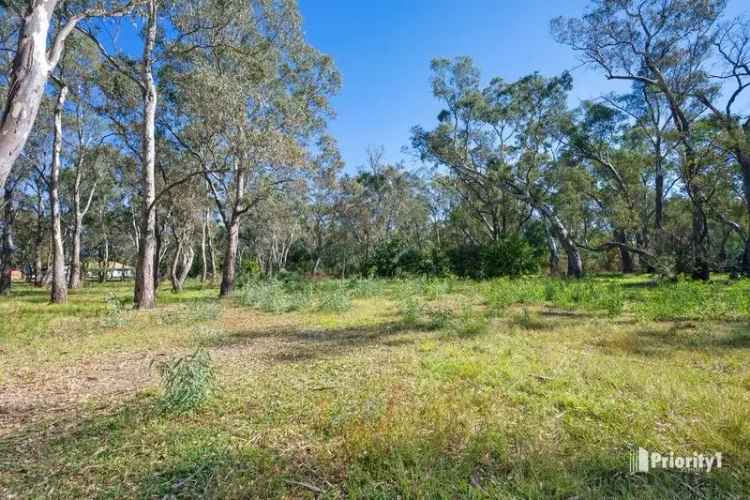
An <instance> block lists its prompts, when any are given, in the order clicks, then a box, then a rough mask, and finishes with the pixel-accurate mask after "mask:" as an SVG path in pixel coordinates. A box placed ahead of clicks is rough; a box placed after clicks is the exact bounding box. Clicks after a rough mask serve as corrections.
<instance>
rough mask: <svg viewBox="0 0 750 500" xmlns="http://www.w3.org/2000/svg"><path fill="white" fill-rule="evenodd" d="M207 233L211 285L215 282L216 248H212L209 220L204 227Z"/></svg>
mask: <svg viewBox="0 0 750 500" xmlns="http://www.w3.org/2000/svg"><path fill="white" fill-rule="evenodd" d="M206 232H207V235H208V254H209V262H210V263H211V273H210V275H211V285H214V284H216V248H214V236H213V234H212V232H211V222H210V221H209V223H208V226H207V227H206Z"/></svg>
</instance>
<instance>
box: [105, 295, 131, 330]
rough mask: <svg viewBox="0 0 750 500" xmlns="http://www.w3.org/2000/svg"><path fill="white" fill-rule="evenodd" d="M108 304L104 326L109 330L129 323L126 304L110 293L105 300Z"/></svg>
mask: <svg viewBox="0 0 750 500" xmlns="http://www.w3.org/2000/svg"><path fill="white" fill-rule="evenodd" d="M104 302H105V303H106V304H107V306H106V309H105V313H104V318H103V319H102V325H103V326H105V327H108V328H114V327H118V326H123V325H124V324H125V323H127V319H126V318H125V304H124V303H123V301H122V300H120V299H119V298H118V297H117V296H116V295H115V294H112V293H109V294H107V296H106V297H105V298H104Z"/></svg>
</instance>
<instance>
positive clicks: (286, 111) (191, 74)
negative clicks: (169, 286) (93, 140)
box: [165, 0, 339, 297]
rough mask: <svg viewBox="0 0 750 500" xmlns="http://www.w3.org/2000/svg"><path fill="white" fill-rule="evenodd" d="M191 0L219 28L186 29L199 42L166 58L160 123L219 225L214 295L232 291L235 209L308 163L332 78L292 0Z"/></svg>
mask: <svg viewBox="0 0 750 500" xmlns="http://www.w3.org/2000/svg"><path fill="white" fill-rule="evenodd" d="M195 4H196V5H197V4H200V5H204V4H205V6H206V8H205V9H203V10H201V11H200V15H201V16H202V19H203V22H204V23H206V24H207V25H218V26H222V29H219V30H214V31H203V32H198V33H197V34H195V35H194V37H193V38H195V39H196V40H200V41H201V44H197V45H196V46H195V48H194V50H190V51H188V52H187V56H188V57H184V58H182V59H179V58H178V59H177V61H176V63H175V64H174V65H173V68H172V71H174V72H175V73H174V74H175V75H179V77H175V78H174V79H173V83H174V85H173V87H172V88H171V89H170V93H171V97H172V98H173V99H172V104H173V105H174V108H173V110H172V112H173V113H174V115H175V116H176V119H175V120H174V123H176V125H177V126H174V125H170V124H165V127H167V128H169V130H170V133H171V135H172V136H173V137H174V138H175V140H176V141H177V142H178V143H179V144H180V145H181V146H182V147H184V148H186V149H187V150H188V151H189V152H190V153H191V155H192V156H193V157H194V159H195V162H196V164H197V166H198V168H200V169H202V170H203V173H204V178H205V181H206V183H207V184H208V187H209V190H210V193H211V196H212V198H213V200H214V203H215V205H216V208H217V211H218V213H219V215H220V217H221V220H222V222H223V224H224V227H225V229H226V233H225V234H226V241H225V253H224V265H223V270H222V283H221V291H220V294H221V296H222V297H223V296H227V295H229V294H230V293H231V292H232V291H233V289H234V284H235V276H236V261H237V254H238V250H239V236H240V224H241V220H242V218H243V216H244V215H245V214H247V213H248V211H250V210H252V209H253V207H255V206H257V204H258V203H259V202H260V201H262V200H263V199H265V198H267V197H268V196H270V195H271V194H272V193H273V192H274V190H275V189H276V188H277V187H278V186H280V185H282V184H284V183H286V182H289V181H290V180H293V179H294V178H295V177H296V176H297V175H298V174H299V171H300V170H301V169H304V168H306V167H308V166H309V165H310V163H309V161H308V158H307V156H308V155H307V152H306V149H307V146H308V141H309V139H311V138H312V137H314V136H315V135H317V134H318V133H319V132H320V131H321V130H322V128H323V126H324V118H325V116H326V115H327V114H328V113H329V108H328V99H327V96H328V95H330V94H331V93H333V92H334V91H335V90H336V89H337V88H338V85H339V76H338V73H337V72H336V70H335V68H334V67H333V63H332V61H331V59H330V58H329V57H327V56H325V55H323V54H320V53H319V52H318V51H317V50H315V49H314V48H313V47H311V46H310V45H308V43H307V42H306V40H305V38H304V35H303V32H302V23H301V18H300V15H299V12H298V9H297V5H296V3H294V2H292V1H281V2H271V1H265V0H263V1H254V2H250V4H249V5H248V3H247V2H215V3H213V4H212V3H211V2H200V1H199V2H195ZM191 41H192V38H191V37H188V38H187V40H185V41H184V43H190V42H191ZM181 53H182V52H181V51H180V50H179V48H178V47H176V48H175V51H174V54H175V55H176V56H179V54H181Z"/></svg>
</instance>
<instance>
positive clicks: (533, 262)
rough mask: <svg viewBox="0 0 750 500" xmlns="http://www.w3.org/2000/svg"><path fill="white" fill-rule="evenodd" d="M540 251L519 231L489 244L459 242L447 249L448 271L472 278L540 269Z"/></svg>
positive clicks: (517, 274)
mask: <svg viewBox="0 0 750 500" xmlns="http://www.w3.org/2000/svg"><path fill="white" fill-rule="evenodd" d="M539 255H540V254H539V252H538V251H537V249H535V248H534V247H533V246H532V245H531V244H530V243H529V242H528V241H527V240H525V239H524V238H523V237H521V236H519V235H513V236H509V237H507V238H504V239H502V240H500V241H498V242H495V243H493V244H490V245H481V246H480V245H462V246H458V247H456V248H453V249H452V250H450V251H449V252H448V256H449V258H450V263H451V271H452V272H454V273H455V274H457V275H458V276H462V277H469V278H474V279H486V278H495V277H498V276H520V275H523V274H531V273H535V272H537V271H538V270H539V264H540V257H539Z"/></svg>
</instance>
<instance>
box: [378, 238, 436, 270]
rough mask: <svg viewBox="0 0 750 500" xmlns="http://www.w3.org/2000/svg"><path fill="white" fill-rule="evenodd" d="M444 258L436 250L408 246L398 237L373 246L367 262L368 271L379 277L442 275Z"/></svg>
mask: <svg viewBox="0 0 750 500" xmlns="http://www.w3.org/2000/svg"><path fill="white" fill-rule="evenodd" d="M446 263H447V262H446V259H445V257H444V256H443V255H442V254H441V253H440V252H439V251H437V250H434V249H433V250H431V251H426V250H423V249H418V248H414V247H412V246H409V245H408V244H406V243H404V242H403V241H401V240H398V239H392V240H388V241H386V242H383V243H382V244H380V245H379V246H377V247H376V248H375V251H374V254H373V256H372V257H371V259H370V261H369V262H368V263H367V269H368V271H369V272H370V273H371V274H373V275H375V276H379V277H385V278H393V277H399V276H413V275H438V276H439V275H442V274H444V273H445V271H446V269H447V268H446Z"/></svg>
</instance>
